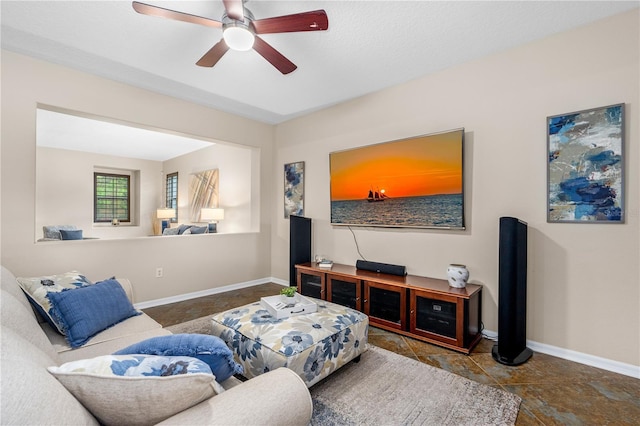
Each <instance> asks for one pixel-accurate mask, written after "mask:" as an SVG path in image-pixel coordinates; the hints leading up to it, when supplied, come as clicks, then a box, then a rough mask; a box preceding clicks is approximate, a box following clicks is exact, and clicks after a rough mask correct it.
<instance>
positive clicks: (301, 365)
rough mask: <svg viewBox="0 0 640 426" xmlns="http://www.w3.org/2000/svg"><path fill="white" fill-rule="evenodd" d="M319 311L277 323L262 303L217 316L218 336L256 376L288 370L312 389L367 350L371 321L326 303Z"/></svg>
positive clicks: (215, 330) (249, 374)
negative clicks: (278, 369)
mask: <svg viewBox="0 0 640 426" xmlns="http://www.w3.org/2000/svg"><path fill="white" fill-rule="evenodd" d="M309 299H311V300H313V301H314V302H315V303H317V304H318V311H317V312H314V313H310V314H305V315H298V316H294V317H290V318H284V319H276V318H275V317H274V316H272V315H271V314H270V313H269V311H267V310H266V309H265V308H263V307H262V306H261V305H260V302H256V303H252V304H249V305H245V306H241V307H239V308H235V309H231V310H228V311H225V312H221V313H219V314H216V315H214V316H213V319H212V323H213V335H215V336H219V337H220V338H222V340H224V341H225V342H226V343H227V345H228V346H229V348H231V350H232V351H233V354H234V357H235V359H236V361H237V362H238V363H240V364H241V365H242V366H243V367H244V376H245V377H247V378H252V377H255V376H258V375H260V374H262V373H266V372H267V371H271V370H275V369H276V368H279V367H287V368H289V369H291V370H293V371H295V372H296V373H298V375H299V376H300V377H301V378H302V380H304V382H305V383H306V384H307V387H311V386H312V385H314V384H316V383H317V382H319V381H320V380H322V379H323V378H325V377H327V376H328V375H329V374H331V373H333V372H334V371H336V370H337V369H338V368H340V367H342V366H343V365H345V364H346V363H348V362H349V361H351V360H352V359H354V358H356V357H357V356H359V355H360V354H362V353H363V352H365V351H366V350H367V339H368V333H369V317H367V316H366V315H365V314H363V313H362V312H359V311H356V310H353V309H350V308H347V307H345V306H341V305H337V304H335V303H330V302H327V301H324V300H318V299H312V298H309Z"/></svg>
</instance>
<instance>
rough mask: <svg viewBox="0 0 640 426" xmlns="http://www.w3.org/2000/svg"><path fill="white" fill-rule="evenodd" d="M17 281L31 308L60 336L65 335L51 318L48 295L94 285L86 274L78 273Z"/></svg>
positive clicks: (19, 279) (19, 278)
mask: <svg viewBox="0 0 640 426" xmlns="http://www.w3.org/2000/svg"><path fill="white" fill-rule="evenodd" d="M16 281H17V282H18V285H19V286H20V288H22V291H24V293H25V294H26V295H27V298H28V299H29V303H31V306H33V307H34V309H35V310H36V311H37V312H38V313H39V314H40V315H41V316H42V317H43V318H44V319H45V320H46V321H47V322H48V323H49V325H50V326H51V327H52V328H53V329H54V330H56V331H58V333H60V334H64V333H63V331H62V326H61V325H60V324H58V323H56V322H55V321H54V320H53V318H52V316H51V302H50V301H49V297H48V295H49V294H50V293H59V292H61V291H63V290H68V289H77V288H81V287H86V286H88V285H92V284H93V283H92V282H91V281H89V280H88V279H87V277H85V276H84V274H82V273H80V272H78V271H71V272H65V273H63V274H56V275H46V276H42V277H18V278H16Z"/></svg>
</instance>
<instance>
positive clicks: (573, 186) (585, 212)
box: [547, 104, 624, 223]
mask: <svg viewBox="0 0 640 426" xmlns="http://www.w3.org/2000/svg"><path fill="white" fill-rule="evenodd" d="M547 148H548V169H547V178H548V192H547V195H548V197H547V199H548V209H547V221H548V222H580V223H585V222H590V223H594V222H595V223H603V222H608V223H624V203H623V197H624V168H623V165H624V156H623V151H624V104H618V105H610V106H606V107H601V108H595V109H590V110H585V111H578V112H573V113H569V114H562V115H556V116H552V117H548V118H547Z"/></svg>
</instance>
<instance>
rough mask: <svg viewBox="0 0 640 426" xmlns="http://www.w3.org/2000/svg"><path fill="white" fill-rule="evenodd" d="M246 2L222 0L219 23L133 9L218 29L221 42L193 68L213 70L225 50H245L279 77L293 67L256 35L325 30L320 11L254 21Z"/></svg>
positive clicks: (147, 8) (155, 9) (142, 6)
mask: <svg viewBox="0 0 640 426" xmlns="http://www.w3.org/2000/svg"><path fill="white" fill-rule="evenodd" d="M245 1H246V0H222V3H224V8H225V12H224V13H223V14H222V19H221V21H216V20H214V19H209V18H204V17H201V16H196V15H191V14H189V13H184V12H177V11H175V10H169V9H165V8H162V7H158V6H152V5H149V4H145V3H140V2H137V1H134V2H133V9H134V10H135V11H136V12H138V13H141V14H143V15H150V16H159V17H161V18H167V19H173V20H176V21H182V22H189V23H192V24H198V25H204V26H206V27H212V28H222V31H223V32H222V39H221V40H220V41H219V42H218V43H216V44H215V45H214V46H213V47H212V48H211V49H209V51H208V52H207V53H205V54H204V56H203V57H202V58H200V60H199V61H198V62H196V65H199V66H201V67H213V66H214V65H215V64H216V63H217V62H218V61H219V60H220V58H222V56H223V55H224V54H225V53H226V52H227V50H229V49H233V50H249V49H251V48H253V49H254V50H255V51H256V52H258V53H259V54H260V55H261V56H262V57H263V58H265V59H266V60H267V61H268V62H270V63H271V65H273V66H274V67H276V68H277V69H278V70H279V71H280V72H281V73H282V74H289V73H290V72H292V71H294V70H295V69H296V68H297V66H296V65H295V64H294V63H293V62H291V61H290V60H288V59H287V58H286V57H284V55H282V54H281V53H280V52H278V51H277V50H276V49H274V48H273V47H272V46H271V45H270V44H268V43H267V42H266V41H264V40H263V39H262V38H260V37H258V35H260V34H273V33H292V32H299V31H323V30H326V29H327V28H328V27H329V20H328V19H327V14H326V12H325V11H324V10H314V11H312V12H303V13H295V14H293V15H285V16H278V17H274V18H266V19H255V18H254V17H253V14H252V13H251V11H250V10H249V9H247V8H246V7H245V6H244V2H245Z"/></svg>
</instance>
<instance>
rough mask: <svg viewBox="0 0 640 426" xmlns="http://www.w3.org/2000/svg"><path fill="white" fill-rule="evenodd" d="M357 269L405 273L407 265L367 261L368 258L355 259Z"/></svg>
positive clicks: (393, 273)
mask: <svg viewBox="0 0 640 426" xmlns="http://www.w3.org/2000/svg"><path fill="white" fill-rule="evenodd" d="M356 268H357V269H364V270H365V271H372V272H378V273H380V274H390V275H407V267H406V266H402V265H391V264H389V263H378V262H369V261H368V260H357V261H356Z"/></svg>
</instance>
